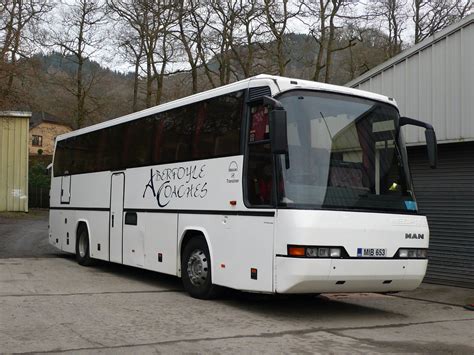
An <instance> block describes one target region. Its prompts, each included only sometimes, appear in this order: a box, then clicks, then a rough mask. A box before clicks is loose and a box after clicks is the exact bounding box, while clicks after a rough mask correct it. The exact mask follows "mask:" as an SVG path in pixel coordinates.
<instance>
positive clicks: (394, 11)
mask: <svg viewBox="0 0 474 355" xmlns="http://www.w3.org/2000/svg"><path fill="white" fill-rule="evenodd" d="M370 4H371V5H370V7H369V11H370V13H371V16H372V17H373V18H375V19H377V18H378V19H380V20H381V26H380V27H381V28H383V29H384V30H385V31H386V32H387V45H386V49H385V56H386V58H391V57H393V56H395V55H397V54H398V53H400V52H401V51H402V44H403V41H402V33H403V31H404V30H405V28H406V22H407V19H408V8H407V7H408V4H407V0H374V1H373V2H371V3H370Z"/></svg>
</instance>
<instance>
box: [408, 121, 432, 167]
mask: <svg viewBox="0 0 474 355" xmlns="http://www.w3.org/2000/svg"><path fill="white" fill-rule="evenodd" d="M405 125H411V126H418V127H424V128H425V138H426V149H427V150H428V159H429V162H430V167H431V168H432V169H434V168H436V166H437V164H438V142H437V141H436V133H435V131H434V128H433V126H432V125H430V124H428V123H425V122H422V121H418V120H415V119H413V118H408V117H400V127H402V126H405Z"/></svg>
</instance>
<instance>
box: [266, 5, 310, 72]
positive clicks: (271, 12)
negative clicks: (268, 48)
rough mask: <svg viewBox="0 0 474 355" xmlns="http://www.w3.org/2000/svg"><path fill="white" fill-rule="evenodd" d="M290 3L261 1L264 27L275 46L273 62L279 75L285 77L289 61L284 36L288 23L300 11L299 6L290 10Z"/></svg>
mask: <svg viewBox="0 0 474 355" xmlns="http://www.w3.org/2000/svg"><path fill="white" fill-rule="evenodd" d="M291 5H292V3H289V0H282V1H279V0H263V10H264V14H265V20H266V21H265V25H266V26H267V27H268V29H269V32H270V34H271V38H272V40H273V41H274V45H275V54H274V57H275V60H276V62H277V68H278V69H277V71H278V74H279V75H285V72H286V67H287V65H288V63H289V62H290V61H291V59H290V58H289V57H288V54H287V53H286V50H285V35H286V34H287V32H288V22H289V21H290V20H291V19H292V18H294V17H296V16H298V14H299V13H300V10H301V5H300V4H293V5H295V6H296V7H295V9H293V10H292V9H290V7H291Z"/></svg>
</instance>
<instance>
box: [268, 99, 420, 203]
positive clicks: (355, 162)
mask: <svg viewBox="0 0 474 355" xmlns="http://www.w3.org/2000/svg"><path fill="white" fill-rule="evenodd" d="M278 99H279V100H280V101H281V103H282V104H283V106H284V107H285V109H286V111H287V120H288V121H287V122H288V147H289V162H290V167H289V168H288V169H286V167H285V157H284V156H281V160H280V163H279V164H278V165H279V169H280V173H279V174H278V177H279V188H278V189H277V191H278V205H279V207H283V208H285V207H286V208H321V209H324V208H327V209H343V210H374V211H404V212H416V203H415V200H414V195H413V192H412V188H411V182H410V175H409V172H408V165H407V156H406V148H405V145H404V142H403V137H402V135H401V132H400V131H399V126H398V120H399V114H398V111H397V110H396V108H395V107H393V106H391V105H388V104H384V103H381V102H377V101H372V100H369V99H364V98H356V97H351V96H346V95H338V94H333V93H323V92H315V91H307V90H294V91H289V92H287V93H284V94H282V95H280V96H279V97H278Z"/></svg>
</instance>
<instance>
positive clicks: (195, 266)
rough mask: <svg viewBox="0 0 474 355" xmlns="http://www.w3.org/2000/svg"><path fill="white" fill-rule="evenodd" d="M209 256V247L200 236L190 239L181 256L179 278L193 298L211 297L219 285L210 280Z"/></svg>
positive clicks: (215, 294)
mask: <svg viewBox="0 0 474 355" xmlns="http://www.w3.org/2000/svg"><path fill="white" fill-rule="evenodd" d="M211 271H212V270H211V258H210V256H209V248H208V247H207V243H206V241H205V240H204V239H202V238H193V239H191V240H190V241H189V242H188V243H187V244H186V246H185V247H184V251H183V254H182V258H181V279H182V281H183V285H184V289H185V290H186V291H187V292H188V293H189V294H190V295H191V296H192V297H194V298H200V299H212V298H215V297H216V296H217V295H218V293H219V287H218V286H216V285H213V284H212V281H211Z"/></svg>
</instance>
